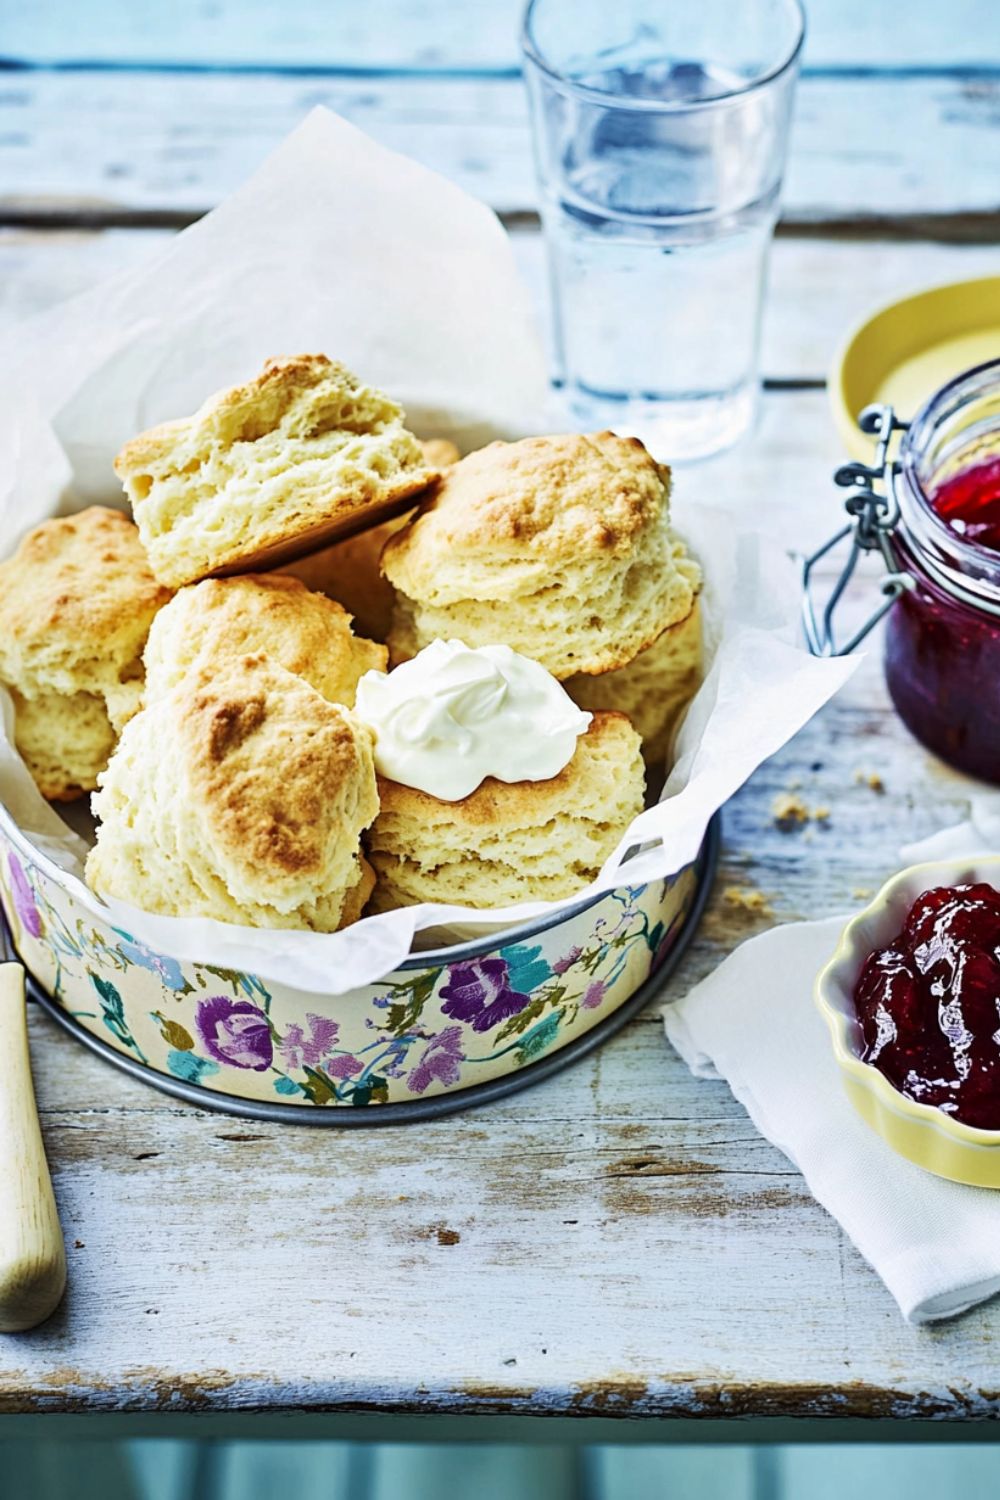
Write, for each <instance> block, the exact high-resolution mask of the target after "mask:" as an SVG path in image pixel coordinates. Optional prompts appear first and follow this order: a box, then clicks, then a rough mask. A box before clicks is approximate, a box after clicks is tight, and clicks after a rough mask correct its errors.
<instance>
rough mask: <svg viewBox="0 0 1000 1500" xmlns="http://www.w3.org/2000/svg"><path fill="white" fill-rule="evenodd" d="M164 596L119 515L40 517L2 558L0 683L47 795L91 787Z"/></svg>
mask: <svg viewBox="0 0 1000 1500" xmlns="http://www.w3.org/2000/svg"><path fill="white" fill-rule="evenodd" d="M169 598H170V591H169V589H166V588H164V587H163V585H162V584H160V583H158V582H157V581H156V579H155V578H154V577H153V574H152V572H151V571H150V568H149V563H148V561H147V558H146V554H145V552H144V550H143V547H142V544H141V542H140V540H139V536H138V533H137V531H136V529H135V527H134V526H133V524H132V522H131V521H130V520H129V519H128V517H127V516H124V515H122V514H121V513H120V512H119V511H116V510H109V509H107V508H105V507H104V506H98V505H95V506H91V508H90V509H89V510H83V511H80V512H79V513H78V514H77V515H74V516H61V517H59V518H57V519H56V520H52V521H44V522H43V523H42V524H41V525H40V526H37V527H36V528H35V529H34V531H31V532H29V534H28V535H27V536H26V537H25V538H24V540H23V541H22V542H21V544H20V546H19V547H18V549H17V551H16V552H15V553H14V555H13V556H12V557H10V558H8V559H7V560H6V561H5V562H3V563H0V683H2V684H3V686H4V687H6V688H7V689H8V691H9V692H10V694H11V697H12V698H13V700H14V708H15V726H14V738H15V743H16V745H17V748H18V750H19V751H20V753H21V755H22V756H23V758H24V760H25V763H26V764H27V766H28V769H29V771H30V772H31V774H32V776H33V777H34V778H35V781H36V783H37V785H38V788H39V790H40V791H41V793H42V795H43V796H44V797H48V798H50V799H51V800H58V801H64V800H68V799H70V798H73V797H78V796H80V794H81V793H82V792H87V791H92V790H93V788H94V787H95V786H96V785H97V776H98V773H99V772H100V771H102V770H103V769H104V767H105V766H106V765H107V762H108V756H109V755H110V753H111V750H112V748H113V746H114V743H115V739H116V737H117V734H118V732H119V730H120V729H121V728H122V726H123V725H124V724H125V723H126V721H127V720H128V719H129V718H130V717H131V715H132V714H134V713H135V712H136V710H137V709H138V707H139V703H140V701H141V697H142V687H143V667H142V651H143V647H144V646H145V643H146V637H147V635H148V633H149V628H150V625H151V624H152V621H153V619H154V617H155V615H156V613H157V611H158V610H159V609H161V608H162V607H163V605H164V604H166V603H167V601H168V599H169Z"/></svg>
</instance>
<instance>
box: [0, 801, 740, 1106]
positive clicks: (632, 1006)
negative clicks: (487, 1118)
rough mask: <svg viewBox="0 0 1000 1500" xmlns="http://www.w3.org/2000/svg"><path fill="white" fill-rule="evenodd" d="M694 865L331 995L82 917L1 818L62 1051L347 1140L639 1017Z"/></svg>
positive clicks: (19, 921) (693, 907)
mask: <svg viewBox="0 0 1000 1500" xmlns="http://www.w3.org/2000/svg"><path fill="white" fill-rule="evenodd" d="M718 842H719V819H718V817H716V819H715V820H713V823H712V825H710V827H709V830H708V832H707V833H706V837H705V841H704V844H703V846H702V849H701V852H700V854H699V856H698V858H697V859H696V860H695V861H694V862H693V863H692V864H691V865H689V866H687V867H686V868H685V869H683V870H680V871H678V872H677V873H676V874H675V875H673V876H670V877H669V878H668V879H665V880H658V881H655V882H652V883H650V884H648V885H641V886H635V887H627V886H623V887H621V888H620V889H616V890H614V891H610V892H606V893H604V894H602V895H599V896H597V897H594V898H588V899H587V900H584V901H581V902H579V903H576V904H574V905H573V906H571V907H570V908H568V909H564V910H562V911H560V912H558V913H556V914H555V915H554V916H552V917H546V918H542V919H540V920H538V921H536V922H534V923H526V924H523V925H522V926H520V927H518V928H512V929H509V930H508V931H505V932H503V933H494V934H491V935H490V936H489V937H487V938H485V939H477V940H476V941H474V942H472V943H463V944H460V945H457V946H454V947H450V948H445V949H440V950H437V951H435V952H430V953H419V954H415V955H413V956H411V957H410V958H408V959H407V960H406V961H405V962H404V963H402V964H400V966H399V967H398V968H397V969H396V970H395V971H394V972H393V973H392V974H389V975H387V976H386V977H385V978H384V979H383V980H381V981H379V982H378V983H377V984H373V985H369V986H365V987H364V988H361V989H357V990H352V991H349V992H348V993H346V994H341V995H324V994H305V993H303V992H302V991H296V990H291V989H287V988H284V987H282V986H280V985H275V984H270V985H268V986H265V985H264V984H263V983H262V982H261V981H260V979H258V978H256V977H255V976H254V975H252V974H249V973H238V972H236V971H233V970H226V969H220V968H217V967H215V966H213V965H211V964H207V963H205V964H189V963H181V962H179V961H178V960H176V959H174V958H171V957H170V956H169V955H166V954H160V953H155V952H153V951H152V950H150V949H148V948H146V947H145V946H144V945H142V944H140V943H139V942H137V941H136V940H135V939H134V938H133V937H131V936H130V935H129V934H128V933H126V932H123V931H121V930H120V929H116V928H113V927H111V926H110V925H109V924H108V923H103V922H98V921H96V920H95V918H94V916H93V915H92V913H90V912H84V911H83V910H82V909H81V908H80V906H79V903H78V901H77V898H76V897H75V896H74V894H73V892H72V890H71V889H69V888H68V887H67V886H66V885H65V884H64V883H63V882H62V881H61V880H60V879H59V878H58V877H59V874H60V872H59V871H57V870H55V869H54V868H53V867H52V866H51V865H50V864H49V863H48V862H47V861H43V860H38V861H37V863H36V862H33V861H32V857H31V856H32V851H31V848H30V845H29V844H28V843H27V841H26V840H25V839H24V837H23V835H21V834H20V833H19V831H18V830H16V828H15V827H14V825H13V824H12V823H11V821H10V820H9V817H7V816H4V817H0V902H2V905H3V907H4V908H5V910H6V912H7V914H8V917H9V920H10V925H11V927H12V930H13V938H14V946H15V948H16V949H17V952H18V953H19V955H20V957H21V958H22V961H23V962H24V963H25V966H26V968H27V970H28V973H29V976H30V983H29V989H30V992H31V993H32V995H33V996H34V998H35V999H36V1000H37V1001H38V1002H39V1004H40V1005H42V1006H43V1007H44V1008H45V1009H46V1010H47V1011H48V1012H49V1013H50V1014H51V1015H53V1016H54V1017H55V1019H56V1020H57V1021H58V1022H59V1023H60V1025H62V1026H64V1027H65V1028H66V1029H67V1030H68V1031H69V1032H70V1033H71V1034H72V1035H73V1036H75V1037H76V1038H77V1039H78V1040H80V1041H82V1042H84V1043H85V1045H87V1046H88V1047H90V1048H91V1049H92V1050H93V1051H95V1052H97V1053H98V1054H99V1055H100V1056H102V1057H104V1058H106V1059H107V1060H108V1061H110V1062H113V1063H114V1064H116V1065H117V1066H118V1067H121V1068H123V1069H125V1070H126V1071H128V1072H129V1073H131V1074H132V1075H133V1076H135V1077H138V1078H141V1079H143V1081H145V1082H148V1083H151V1084H153V1085H154V1086H155V1087H157V1088H159V1089H161V1090H163V1091H165V1092H167V1093H170V1094H173V1095H175V1096H176V1097H178V1098H182V1099H184V1100H186V1101H187V1102H189V1103H192V1104H196V1105H198V1106H200V1107H204V1108H210V1109H220V1110H223V1111H226V1112H229V1113H232V1114H237V1115H243V1116H245V1117H248V1118H252V1119H257V1120H274V1121H285V1122H288V1123H296V1124H315V1125H331V1126H339V1125H343V1126H349V1127H357V1126H361V1125H388V1124H392V1123H395V1122H399V1123H403V1122H404V1121H408V1120H418V1119H429V1118H435V1117H437V1116H439V1115H442V1114H446V1113H449V1112H450V1111H452V1110H456V1109H464V1108H467V1107H469V1106H471V1105H474V1104H478V1103H484V1102H487V1101H488V1100H489V1099H494V1098H498V1097H501V1096H503V1095H505V1094H508V1093H511V1092H513V1091H515V1090H516V1089H519V1088H523V1087H526V1086H527V1085H528V1084H530V1083H534V1082H538V1081H540V1080H541V1079H542V1078H545V1077H548V1076H549V1075H550V1074H551V1073H553V1072H555V1071H556V1070H557V1069H559V1068H561V1067H564V1066H567V1065H568V1064H569V1063H571V1062H573V1061H575V1060H576V1059H578V1058H579V1057H582V1056H584V1055H586V1053H588V1052H590V1051H591V1050H593V1048H595V1047H597V1046H599V1045H601V1043H602V1042H604V1041H605V1040H607V1038H608V1037H609V1036H611V1035H613V1034H614V1032H615V1031H617V1030H618V1029H619V1028H620V1027H621V1026H622V1025H624V1024H625V1022H626V1021H627V1020H628V1018H629V1017H630V1016H631V1015H634V1014H635V1013H636V1011H638V1010H639V1009H641V1008H642V1006H643V1005H644V1004H646V1003H647V1001H648V999H649V997H650V995H651V994H652V993H653V991H654V990H655V988H656V986H657V985H658V984H659V983H660V982H662V979H663V978H664V977H665V975H666V973H667V972H669V970H670V969H671V968H672V967H673V966H674V964H676V962H677V961H678V959H679V957H680V955H681V953H682V952H683V951H684V948H685V947H686V946H687V943H688V942H689V941H690V938H691V935H692V934H693V932H694V930H695V928H696V926H697V924H698V921H699V919H700V916H701V913H702V910H703V908H704V904H705V901H706V899H707V893H708V890H709V888H710V885H711V880H712V875H713V871H714V867H715V862H716V858H717V853H718Z"/></svg>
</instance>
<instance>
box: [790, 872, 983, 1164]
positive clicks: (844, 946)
mask: <svg viewBox="0 0 1000 1500" xmlns="http://www.w3.org/2000/svg"><path fill="white" fill-rule="evenodd" d="M977 881H984V882H985V883H986V884H988V885H992V886H996V887H997V888H1000V855H989V854H983V855H974V856H972V857H970V858H968V859H957V860H956V859H953V860H936V861H934V862H933V863H931V864H925V865H911V867H910V868H909V869H907V870H901V871H900V873H899V874H898V875H894V876H893V878H892V879H891V880H890V881H889V882H888V883H887V884H886V885H884V886H883V887H882V889H881V890H880V891H879V893H878V895H877V896H876V897H875V899H874V901H872V903H871V905H870V906H867V907H865V909H864V911H862V912H859V913H858V915H857V916H856V917H852V918H851V920H850V921H849V922H848V924H847V926H846V927H845V928H844V931H843V935H842V936H841V939H840V942H839V943H838V945H837V949H836V952H835V953H834V955H833V957H832V958H831V959H830V961H829V963H828V964H827V965H826V967H825V968H823V969H822V970H821V971H820V973H819V975H818V977H817V979H816V990H815V995H816V1004H817V1005H818V1006H819V1009H820V1011H821V1012H822V1014H823V1016H824V1017H825V1018H826V1023H827V1025H828V1026H829V1028H830V1036H831V1038H832V1040H833V1051H834V1055H835V1057H836V1059H837V1064H838V1066H839V1068H840V1076H841V1079H842V1081H843V1084H844V1088H845V1089H846V1091H847V1097H848V1098H849V1099H850V1101H851V1103H852V1104H853V1105H854V1108H855V1109H856V1110H857V1112H858V1114H859V1115H861V1117H862V1119H864V1120H866V1121H867V1122H868V1124H869V1125H870V1126H871V1127H872V1129H873V1130H875V1131H877V1133H878V1134H879V1135H880V1136H881V1137H882V1139H883V1140H884V1141H886V1142H887V1143H888V1144H889V1145H890V1146H891V1147H892V1149H893V1150H894V1151H896V1152H898V1153H899V1155H900V1156H905V1157H906V1159H907V1160H908V1161H912V1162H916V1164H917V1166H919V1167H925V1168H926V1170H927V1171H928V1172H934V1173H935V1174H936V1175H937V1176H938V1177H948V1178H950V1179H951V1181H952V1182H968V1183H972V1184H974V1185H975V1186H976V1187H990V1188H1000V1130H974V1129H973V1128H972V1126H971V1125H963V1124H962V1123H961V1122H960V1121H958V1120H955V1119H953V1118H952V1117H951V1116H950V1115H946V1114H944V1113H943V1112H942V1111H941V1110H940V1109H937V1108H935V1107H934V1106H933V1105H930V1104H915V1103H914V1102H913V1100H912V1099H907V1098H906V1097H905V1095H903V1094H901V1093H900V1092H899V1090H898V1089H895V1088H894V1087H893V1086H892V1084H891V1083H890V1082H889V1080H888V1079H887V1078H886V1077H884V1075H883V1074H882V1073H880V1072H879V1071H878V1069H877V1068H874V1067H872V1065H871V1064H870V1063H866V1062H862V1061H861V1058H860V1056H859V1055H858V1054H859V1052H860V1050H861V1028H860V1025H859V1023H858V1020H857V1015H856V1013H855V1009H854V986H855V984H856V983H857V980H858V977H859V975H860V973H861V970H862V968H863V966H864V962H865V959H866V958H867V957H868V955H869V954H870V953H872V952H874V951H875V949H877V948H884V947H886V946H887V945H888V944H889V943H890V942H891V941H892V940H893V938H894V937H895V936H896V935H897V933H898V932H899V931H900V928H901V927H902V926H903V923H904V921H905V920H906V914H907V912H908V911H909V910H910V907H911V906H912V905H913V903H914V901H915V900H916V899H917V897H918V896H919V895H920V894H921V893H922V892H923V891H929V890H932V889H933V888H934V887H935V886H940V885H969V884H974V883H975V882H977Z"/></svg>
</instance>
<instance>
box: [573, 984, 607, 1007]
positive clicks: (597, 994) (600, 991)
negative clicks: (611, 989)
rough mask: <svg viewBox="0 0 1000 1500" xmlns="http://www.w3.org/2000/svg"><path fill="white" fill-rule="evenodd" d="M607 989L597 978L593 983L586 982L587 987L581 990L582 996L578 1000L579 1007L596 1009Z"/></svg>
mask: <svg viewBox="0 0 1000 1500" xmlns="http://www.w3.org/2000/svg"><path fill="white" fill-rule="evenodd" d="M607 989H608V987H607V985H606V984H602V982H601V981H600V980H599V979H595V980H594V982H593V984H588V985H587V988H586V989H585V990H584V992H583V998H582V999H581V1001H580V1009H581V1010H596V1009H597V1007H598V1006H599V1005H600V1004H601V1001H602V1000H603V999H604V996H605V995H606V994H607Z"/></svg>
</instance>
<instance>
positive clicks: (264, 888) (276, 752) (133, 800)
mask: <svg viewBox="0 0 1000 1500" xmlns="http://www.w3.org/2000/svg"><path fill="white" fill-rule="evenodd" d="M93 806H94V812H95V814H96V816H97V817H98V819H99V820H100V826H99V828H98V833H97V842H96V844H95V845H94V847H93V849H92V850H91V852H90V855H89V857H88V859H87V872H86V873H87V880H88V882H89V884H90V885H91V886H92V887H93V889H94V890H95V891H97V892H98V893H99V894H100V895H102V896H105V897H117V898H118V899H119V900H122V901H127V902H129V903H130V904H131V905H133V906H138V907H141V908H142V909H143V910H145V911H149V912H159V913H164V914H166V915H169V916H183V917H214V918H216V919H218V920H220V921H223V922H233V923H240V924H244V925H247V926H251V927H282V928H306V929H312V930H314V931H316V932H333V931H334V930H336V929H337V928H338V927H342V926H345V925H346V924H347V923H348V922H350V921H353V920H355V919H356V918H357V917H358V916H359V915H360V912H361V909H362V907H363V906H364V903H365V901H366V899H367V897H368V894H369V891H370V889H371V885H372V875H371V871H370V869H369V868H368V866H367V864H366V863H365V861H364V859H363V858H362V856H361V847H360V838H361V833H362V831H363V830H364V829H365V828H367V827H368V825H369V824H370V823H371V822H372V820H373V818H374V817H375V814H376V812H377V810H378V795H377V791H376V782H375V768H374V763H373V759H372V737H371V734H370V732H369V731H368V730H367V729H366V728H365V727H364V725H362V724H361V723H359V721H358V720H357V719H356V718H355V717H354V716H353V714H352V713H351V712H350V710H349V709H346V708H344V707H342V706H341V705H339V704H335V703H330V702H328V701H327V700H326V699H325V698H324V697H323V696H322V695H321V694H320V693H318V692H316V690H315V689H314V688H312V687H310V685H309V684H308V683H307V682H304V681H303V680H302V678H300V677H296V676H295V675H294V674H293V673H291V672H288V671H286V670H285V668H284V667H281V666H278V665H277V664H276V663H275V662H273V661H271V660H269V658H267V657H266V656H264V655H263V654H260V653H255V654H251V655H246V656H233V657H228V658H226V659H224V660H222V661H219V662H214V663H212V664H211V665H210V666H206V667H201V668H198V667H196V668H195V669H194V670H192V671H191V672H190V673H188V674H187V675H186V676H185V677H184V678H182V680H181V681H180V682H179V683H178V685H177V686H176V687H174V688H173V689H171V690H170V691H169V692H167V693H166V694H165V695H164V696H163V697H159V698H156V699H155V700H154V701H153V702H151V703H150V704H149V706H148V707H146V708H144V709H143V710H142V712H141V713H139V714H137V715H136V717H135V718H134V719H132V720H131V722H130V723H129V724H128V725H127V726H126V728H125V731H124V733H123V734H122V737H121V740H120V741H119V744H118V747H117V749H116V750H115V753H114V755H113V756H112V758H111V762H110V764H109V766H108V768H107V770H106V771H105V772H104V773H103V774H102V775H101V777H100V790H99V791H98V792H97V793H96V794H95V796H94V798H93Z"/></svg>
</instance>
